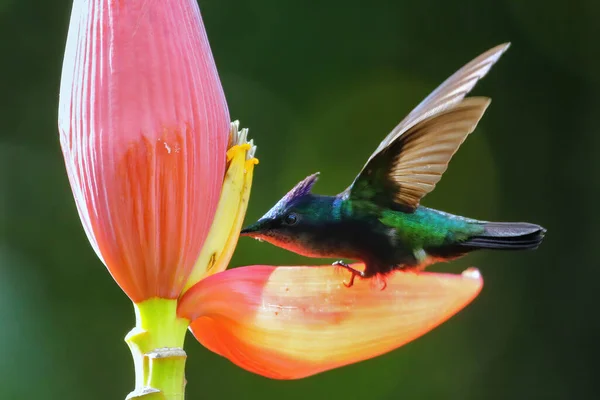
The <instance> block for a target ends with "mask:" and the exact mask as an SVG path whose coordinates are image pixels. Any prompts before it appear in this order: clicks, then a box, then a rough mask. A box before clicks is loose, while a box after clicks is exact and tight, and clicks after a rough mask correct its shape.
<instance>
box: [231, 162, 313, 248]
mask: <svg viewBox="0 0 600 400" xmlns="http://www.w3.org/2000/svg"><path fill="white" fill-rule="evenodd" d="M318 177H319V173H318V172H317V173H316V174H313V175H310V176H308V177H307V178H305V179H304V180H303V181H301V182H300V183H298V184H297V185H296V186H294V188H293V189H292V190H290V191H289V192H288V193H287V194H286V195H285V196H283V198H281V200H279V201H278V202H277V204H275V205H274V206H273V207H272V208H271V209H270V210H269V211H268V212H267V213H266V214H265V215H263V216H262V217H261V218H260V219H259V220H258V221H256V222H255V223H253V224H251V225H249V226H247V227H246V228H244V229H242V231H241V236H250V237H252V238H255V239H257V240H261V241H262V240H264V241H266V242H269V243H271V244H274V245H276V246H278V247H282V248H284V249H287V250H290V251H294V252H296V253H299V254H306V252H307V250H306V249H304V248H303V246H302V242H303V240H302V237H303V236H304V235H305V234H306V233H308V232H310V228H311V227H314V226H315V223H316V222H317V221H318V218H319V212H318V205H317V204H315V196H313V195H312V194H311V188H312V186H313V185H314V184H315V182H316V181H317V179H318Z"/></svg>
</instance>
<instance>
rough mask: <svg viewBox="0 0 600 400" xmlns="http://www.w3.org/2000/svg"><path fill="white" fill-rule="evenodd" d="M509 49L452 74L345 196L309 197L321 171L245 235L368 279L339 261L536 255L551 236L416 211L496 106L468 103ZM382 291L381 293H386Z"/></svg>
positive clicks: (426, 261)
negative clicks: (477, 253) (484, 252)
mask: <svg viewBox="0 0 600 400" xmlns="http://www.w3.org/2000/svg"><path fill="white" fill-rule="evenodd" d="M509 46H510V43H505V44H502V45H499V46H496V47H494V48H492V49H490V50H488V51H487V52H485V53H483V54H481V55H480V56H478V57H476V58H475V59H473V60H472V61H471V62H469V63H468V64H466V65H464V66H463V67H462V68H461V69H459V70H458V71H457V72H455V73H454V74H453V75H452V76H450V77H449V78H448V79H447V80H446V81H444V82H443V83H442V84H441V85H440V86H439V87H438V88H436V89H435V90H434V91H433V92H432V93H431V94H430V95H429V96H427V97H426V98H425V99H424V100H423V101H422V102H421V103H419V104H418V105H417V106H416V107H415V108H414V109H413V110H412V111H411V112H410V113H409V114H408V116H406V118H404V120H402V121H401V122H400V123H399V124H398V125H397V126H396V127H395V128H394V129H393V130H392V131H391V132H390V133H389V134H388V135H387V136H386V137H385V139H383V141H382V142H381V143H380V144H379V146H378V147H377V149H375V151H374V152H373V154H372V155H371V156H370V157H369V159H368V160H367V162H366V164H365V165H364V167H363V168H362V170H361V171H360V172H359V174H358V175H357V176H356V178H355V179H354V181H353V182H352V184H351V185H350V186H348V188H347V189H345V190H344V191H343V192H341V193H339V194H338V195H335V196H325V195H318V194H313V193H312V187H313V185H314V184H315V182H316V181H317V179H318V175H319V173H316V174H313V175H310V176H308V177H307V178H305V179H304V180H302V181H301V182H300V183H298V184H297V185H296V186H295V187H294V188H293V189H292V190H290V191H289V192H288V193H287V194H286V195H285V196H284V197H283V198H282V199H281V200H279V201H278V202H277V203H276V204H275V205H274V206H273V207H272V208H271V209H270V210H269V211H268V212H267V213H266V214H265V215H264V216H262V217H261V218H260V219H259V220H258V221H257V222H255V223H254V224H251V225H250V226H248V227H246V228H244V229H242V231H241V235H242V236H250V237H253V238H255V239H258V240H261V241H263V240H264V241H266V242H269V243H271V244H273V245H276V246H278V247H282V248H284V249H286V250H289V251H293V252H295V253H298V254H300V255H303V256H307V257H323V258H340V259H352V260H358V261H361V262H362V263H364V266H365V267H364V271H361V270H358V269H355V268H353V267H352V266H350V265H349V264H347V263H345V262H344V261H342V260H340V261H336V262H335V263H333V265H338V266H341V267H344V268H345V269H347V270H348V271H350V272H351V274H352V275H351V278H350V281H349V282H348V283H345V282H344V285H345V286H347V287H351V286H352V285H353V284H354V278H355V277H356V276H359V277H360V278H365V279H366V278H371V277H374V276H380V277H382V278H383V282H384V286H383V288H385V277H386V276H387V275H388V274H390V273H392V272H393V271H396V270H414V271H415V272H418V271H420V270H422V269H423V268H425V267H426V266H428V265H430V264H432V263H435V262H440V261H450V260H453V259H456V258H459V257H462V256H464V255H466V254H467V253H470V252H472V251H474V250H479V249H494V250H529V249H536V248H537V247H538V246H539V245H540V243H541V242H542V239H543V238H544V234H545V233H546V230H545V229H544V228H543V227H541V226H539V225H535V224H531V223H524V222H489V221H479V220H476V219H471V218H466V217H462V216H458V215H453V214H449V213H446V212H443V211H438V210H435V209H432V208H427V207H424V206H422V205H420V202H421V199H422V198H423V197H424V196H425V195H426V194H427V193H429V192H431V191H433V189H434V188H435V186H436V184H437V183H438V182H439V181H440V179H441V177H442V174H443V173H444V172H445V171H446V169H447V167H448V163H449V161H450V159H451V158H452V156H453V155H454V153H455V152H456V151H457V150H458V148H459V147H460V145H461V144H462V143H463V141H464V140H465V139H466V138H467V136H468V135H469V134H470V133H472V132H473V131H474V130H475V127H476V126H477V123H478V122H479V120H480V119H481V117H482V116H483V114H484V112H485V110H486V109H487V107H488V106H489V104H490V101H491V99H490V98H487V97H465V96H466V95H467V94H468V93H469V92H470V91H471V89H473V87H474V86H475V84H476V83H477V82H478V81H479V80H480V79H481V78H483V77H484V76H485V75H486V74H487V73H488V71H489V70H490V68H491V67H492V65H493V64H494V63H496V61H498V59H499V58H500V56H501V55H502V54H503V53H504V52H505V51H506V50H507V49H508V47H509ZM382 290H383V289H382Z"/></svg>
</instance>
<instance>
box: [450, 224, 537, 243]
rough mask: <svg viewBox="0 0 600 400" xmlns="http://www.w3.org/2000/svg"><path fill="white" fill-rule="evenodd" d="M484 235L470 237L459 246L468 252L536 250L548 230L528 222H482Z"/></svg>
mask: <svg viewBox="0 0 600 400" xmlns="http://www.w3.org/2000/svg"><path fill="white" fill-rule="evenodd" d="M481 224H482V225H483V227H484V229H485V230H484V231H483V233H480V234H477V235H475V236H472V237H470V238H469V239H468V240H466V241H464V242H462V243H460V244H459V246H460V247H463V248H466V249H467V250H476V249H495V250H535V249H537V248H538V246H539V245H540V243H542V240H543V239H544V234H545V233H546V229H544V228H542V227H541V226H539V225H535V224H529V223H526V222H481Z"/></svg>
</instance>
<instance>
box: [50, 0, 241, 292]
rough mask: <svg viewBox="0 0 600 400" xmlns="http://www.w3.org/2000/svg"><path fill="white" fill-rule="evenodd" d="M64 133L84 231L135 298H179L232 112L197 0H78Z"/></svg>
mask: <svg viewBox="0 0 600 400" xmlns="http://www.w3.org/2000/svg"><path fill="white" fill-rule="evenodd" d="M59 131H60V139H61V146H62V150H63V154H64V159H65V164H66V167H67V172H68V175H69V180H70V183H71V187H72V189H73V193H74V196H75V201H76V204H77V208H78V211H79V215H80V217H81V220H82V223H83V226H84V229H85V231H86V233H87V235H88V238H89V240H90V242H91V243H92V246H93V247H94V250H95V251H96V252H97V253H98V255H99V257H100V258H101V259H102V260H103V262H104V263H105V264H106V266H107V267H108V269H109V270H110V272H111V274H112V275H113V277H114V278H115V280H116V281H117V283H118V284H119V285H120V286H121V288H122V289H123V290H124V291H125V292H126V293H127V294H128V295H129V297H130V298H131V299H132V300H133V301H135V302H140V301H142V300H145V299H148V298H151V297H162V298H177V297H178V296H179V295H180V292H181V290H182V287H183V285H184V283H185V282H186V280H187V277H188V275H189V274H190V271H191V268H192V266H193V265H194V262H195V261H196V259H197V257H198V254H199V252H200V248H201V247H202V244H203V242H204V240H205V238H206V236H207V234H208V230H209V229H210V226H211V223H212V218H213V215H214V212H215V209H216V205H217V202H218V200H219V194H220V191H221V185H222V182H223V175H224V171H225V162H226V160H225V153H226V148H227V144H228V140H229V135H228V132H229V113H228V110H227V104H226V102H225V97H224V94H223V89H222V87H221V84H220V81H219V76H218V74H217V70H216V67H215V63H214V61H213V57H212V54H211V51H210V46H209V44H208V41H207V38H206V32H205V30H204V26H203V23H202V19H201V16H200V10H199V9H198V4H197V2H196V1H195V0H160V1H115V0H75V1H74V2H73V11H72V14H71V22H70V26H69V35H68V39H67V46H66V50H65V58H64V63H63V73H62V80H61V87H60V105H59Z"/></svg>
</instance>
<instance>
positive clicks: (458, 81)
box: [367, 43, 510, 163]
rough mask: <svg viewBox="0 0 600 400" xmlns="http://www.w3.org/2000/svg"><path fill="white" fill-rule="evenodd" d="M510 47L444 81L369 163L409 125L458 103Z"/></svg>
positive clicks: (487, 54) (490, 52)
mask: <svg viewBox="0 0 600 400" xmlns="http://www.w3.org/2000/svg"><path fill="white" fill-rule="evenodd" d="M509 47H510V43H504V44H501V45H498V46H496V47H494V48H492V49H490V50H488V51H486V52H485V53H483V54H481V55H480V56H478V57H476V58H475V59H473V60H472V61H471V62H469V63H468V64H466V65H464V66H463V67H462V68H461V69H459V70H458V71H456V72H455V73H454V74H453V75H452V76H450V77H449V78H448V79H446V80H445V81H444V82H443V83H442V84H441V85H440V86H438V87H437V88H436V89H435V90H434V91H433V92H431V93H430V94H429V96H427V97H426V98H425V99H424V100H423V101H421V103H419V105H417V106H416V107H415V108H414V109H413V110H412V111H411V112H410V113H409V114H408V115H407V116H406V117H405V118H404V119H403V120H402V121H401V122H400V123H399V124H398V125H396V127H395V128H394V129H393V130H392V131H391V132H390V133H389V134H388V135H387V136H386V137H385V139H383V140H382V141H381V143H380V144H379V146H378V147H377V149H375V151H374V152H373V154H372V155H371V157H370V158H369V161H370V160H371V159H372V158H373V157H374V156H375V155H376V154H377V153H379V152H380V151H381V150H383V149H384V148H386V147H387V146H389V145H390V144H391V143H392V142H394V140H396V139H397V138H398V137H399V136H400V135H402V134H403V133H404V132H406V130H407V129H409V128H410V127H411V126H414V125H415V124H417V123H419V121H422V120H424V119H427V118H429V117H431V116H432V115H435V114H437V113H439V112H442V111H443V110H445V109H447V108H450V107H452V106H453V105H455V104H458V103H460V101H461V100H462V99H464V98H465V96H466V95H467V94H468V93H469V92H470V91H471V90H472V89H473V87H475V85H476V84H477V82H478V81H479V80H480V79H481V78H483V77H484V76H485V75H486V74H487V73H488V72H489V70H490V68H492V65H494V64H495V63H496V61H498V59H499V58H500V56H502V54H504V52H505V51H506V50H508V48H509ZM367 163H368V161H367Z"/></svg>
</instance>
